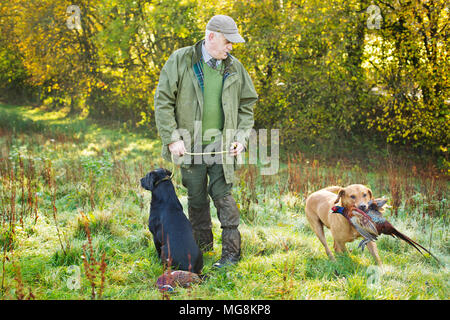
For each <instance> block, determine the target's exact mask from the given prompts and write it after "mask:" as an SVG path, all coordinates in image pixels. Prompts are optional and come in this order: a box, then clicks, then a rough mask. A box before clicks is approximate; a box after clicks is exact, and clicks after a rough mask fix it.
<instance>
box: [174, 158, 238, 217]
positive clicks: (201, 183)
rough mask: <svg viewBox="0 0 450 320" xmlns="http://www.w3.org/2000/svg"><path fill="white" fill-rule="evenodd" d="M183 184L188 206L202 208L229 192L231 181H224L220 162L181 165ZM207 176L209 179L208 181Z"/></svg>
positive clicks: (231, 185)
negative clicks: (184, 166) (186, 192)
mask: <svg viewBox="0 0 450 320" xmlns="http://www.w3.org/2000/svg"><path fill="white" fill-rule="evenodd" d="M181 177H182V183H183V186H185V187H186V188H187V191H188V206H189V207H192V208H197V209H200V208H204V207H206V206H209V198H208V195H209V196H210V197H211V199H212V200H213V201H216V200H218V199H221V198H223V197H225V196H227V195H230V194H231V188H232V187H233V184H232V183H229V184H227V183H226V182H225V176H224V174H223V168H222V164H211V165H207V164H192V165H191V166H190V167H189V168H183V167H181ZM208 178H209V181H208Z"/></svg>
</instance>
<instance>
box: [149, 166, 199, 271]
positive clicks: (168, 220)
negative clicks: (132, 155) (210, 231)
mask: <svg viewBox="0 0 450 320" xmlns="http://www.w3.org/2000/svg"><path fill="white" fill-rule="evenodd" d="M171 175H172V173H171V172H170V171H169V170H165V169H162V168H159V169H157V170H154V171H152V172H149V173H147V175H146V176H145V177H144V178H142V179H141V186H142V187H143V188H144V189H146V190H149V191H151V192H152V201H151V203H150V217H149V220H148V227H149V229H150V232H151V233H152V234H153V242H154V243H155V247H156V251H157V252H158V256H159V258H160V259H161V261H162V262H163V263H164V264H166V265H168V264H169V261H170V266H171V267H174V268H178V269H180V270H185V271H190V272H194V273H200V271H201V270H202V268H203V255H202V252H201V251H200V249H199V247H198V245H197V243H196V241H195V239H194V236H193V233H192V226H191V223H190V222H189V220H188V219H187V218H186V216H185V215H184V213H183V207H182V206H181V203H180V201H179V200H178V197H177V195H176V193H175V189H174V187H173V184H172V181H171V179H170V176H171Z"/></svg>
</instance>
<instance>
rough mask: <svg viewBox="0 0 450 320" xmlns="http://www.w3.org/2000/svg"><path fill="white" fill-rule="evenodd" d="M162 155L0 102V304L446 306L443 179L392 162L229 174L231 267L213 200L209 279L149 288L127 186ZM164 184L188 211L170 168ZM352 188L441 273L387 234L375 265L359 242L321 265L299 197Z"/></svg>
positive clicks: (141, 213)
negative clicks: (234, 212) (370, 194)
mask: <svg viewBox="0 0 450 320" xmlns="http://www.w3.org/2000/svg"><path fill="white" fill-rule="evenodd" d="M160 149H161V144H160V141H159V139H158V138H157V137H156V134H155V133H154V132H146V131H144V130H131V129H129V128H127V126H126V125H124V124H120V123H115V124H112V123H106V122H105V123H98V122H97V123H95V122H93V121H92V120H89V119H81V118H77V117H69V116H66V114H65V113H64V110H62V111H59V112H50V111H45V110H39V109H36V108H35V109H33V108H30V107H24V106H22V107H18V106H8V105H0V158H1V159H0V188H1V189H0V212H1V216H0V230H1V237H0V244H1V257H2V267H1V269H0V272H1V279H0V281H1V291H0V297H1V299H27V298H34V299H91V298H94V297H95V298H96V299H99V298H102V299H449V298H450V291H449V272H448V263H449V258H450V254H449V253H450V238H449V232H448V227H449V217H448V210H449V205H448V196H449V193H448V187H449V184H448V177H446V176H443V175H442V174H440V173H439V171H438V170H436V169H435V168H434V166H433V165H419V164H414V163H407V164H405V163H401V162H398V159H397V160H395V159H385V161H379V162H378V163H377V164H374V165H370V166H367V165H366V164H365V163H363V162H362V163H360V164H358V163H354V162H348V161H346V159H339V161H336V162H334V163H331V162H323V161H322V160H320V159H319V160H318V159H317V158H316V159H313V158H308V157H307V156H305V155H304V154H303V153H300V152H299V153H296V154H291V155H289V156H288V155H283V159H284V161H283V163H282V164H281V168H280V171H279V173H278V174H277V175H273V176H261V175H260V174H259V168H258V167H257V166H254V165H251V166H245V167H243V168H240V169H239V170H238V172H237V173H238V176H239V181H240V182H239V183H237V184H236V185H235V187H234V189H233V190H234V191H233V192H234V196H235V199H236V201H237V202H238V205H239V207H240V210H241V225H240V231H241V234H242V259H241V261H240V262H239V264H238V265H237V266H235V267H231V268H225V269H221V270H214V269H212V268H211V266H212V264H213V263H214V262H215V261H217V260H218V259H219V258H220V253H221V242H220V233H221V230H220V226H219V221H218V219H217V215H216V211H215V208H214V206H213V205H212V204H211V212H212V216H213V233H214V239H215V243H214V251H213V252H210V253H206V254H204V261H205V267H204V273H205V274H207V275H208V277H207V278H206V279H205V280H204V281H203V282H202V283H200V284H196V285H194V286H193V287H192V288H190V289H184V288H177V290H176V291H175V292H174V293H171V294H162V293H161V292H159V291H158V289H157V288H156V286H155V283H156V279H157V278H158V277H159V276H160V275H161V274H162V272H163V268H162V266H161V264H160V262H159V260H158V258H157V254H156V251H155V248H154V246H153V242H152V235H151V233H150V232H149V231H148V227H147V219H148V211H149V203H150V199H151V194H150V193H149V192H148V191H146V190H144V189H142V188H141V187H140V185H139V179H140V178H141V177H143V176H144V175H145V173H147V172H148V171H150V170H152V169H154V168H156V167H159V166H165V167H167V168H171V164H170V163H167V162H163V161H162V160H161V157H160ZM174 183H175V186H176V190H177V193H178V196H179V198H180V201H181V203H182V204H183V207H184V209H185V213H187V196H186V190H185V189H184V188H183V187H182V185H181V178H180V173H179V171H178V170H176V171H175V175H174ZM350 183H362V184H366V185H368V186H370V187H371V188H372V190H373V191H374V195H375V196H376V197H381V196H386V197H387V198H388V199H389V200H390V201H389V202H388V203H389V204H390V206H391V208H390V209H388V210H387V212H386V216H387V217H388V219H389V220H390V221H391V223H392V224H393V225H394V226H395V227H397V228H398V229H399V230H400V231H402V232H404V233H405V234H407V235H408V236H410V237H411V238H412V239H414V240H416V241H418V242H419V243H420V244H422V245H423V246H425V247H427V248H429V249H430V248H431V251H432V252H433V253H434V255H436V256H437V257H438V258H439V259H440V260H441V261H442V263H443V264H444V266H441V265H439V264H438V263H436V262H435V261H434V260H433V259H427V258H425V257H423V256H421V255H420V254H419V253H418V252H417V251H415V250H414V249H413V248H412V247H409V246H408V245H407V244H406V243H405V242H401V241H399V240H396V239H394V238H391V237H388V236H381V237H380V238H379V240H378V242H377V244H378V248H379V251H380V256H381V259H382V260H383V263H384V265H383V267H382V268H379V267H377V266H375V265H374V261H373V259H372V257H371V255H370V254H369V253H368V251H367V250H365V251H364V252H361V251H360V250H357V244H358V241H355V242H354V243H351V244H348V245H347V247H348V249H349V250H351V251H350V252H349V253H348V254H346V255H341V256H338V257H337V261H336V262H332V261H330V260H329V259H328V258H327V256H326V254H325V251H324V249H323V247H322V245H321V244H320V242H319V240H318V239H317V237H316V236H315V234H314V233H313V232H312V231H311V229H310V228H309V225H308V223H307V221H306V218H305V214H304V200H305V198H306V196H307V195H308V194H309V193H311V192H313V191H315V190H318V189H320V188H322V187H324V186H328V185H347V184H350ZM83 216H84V217H86V218H83ZM85 219H86V220H85ZM85 221H86V224H87V226H88V230H89V232H88V234H89V237H88V234H87V232H86V228H85V224H84V222H85ZM326 235H327V239H328V243H329V245H330V246H332V238H331V235H330V233H329V231H326ZM78 283H79V286H78V285H77V284H78Z"/></svg>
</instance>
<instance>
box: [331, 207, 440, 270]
mask: <svg viewBox="0 0 450 320" xmlns="http://www.w3.org/2000/svg"><path fill="white" fill-rule="evenodd" d="M386 202H387V201H386V200H384V199H376V200H375V201H370V202H369V206H368V210H367V212H364V211H361V210H359V209H358V208H352V209H351V210H349V212H348V210H346V208H344V207H339V206H335V207H333V208H332V210H333V212H336V213H340V214H342V215H343V216H344V217H346V218H347V220H348V221H349V222H350V224H351V225H352V226H354V227H355V229H356V230H357V231H358V232H359V234H361V236H362V237H363V238H364V239H363V240H362V241H361V242H360V243H359V245H358V248H361V250H364V247H365V245H366V244H367V243H368V242H370V241H376V240H377V237H378V236H379V235H381V234H386V235H391V236H392V237H394V238H399V239H402V240H403V241H405V242H407V243H408V244H409V245H411V246H413V247H414V248H415V249H416V250H417V251H419V252H420V254H422V255H423V256H425V255H424V254H423V252H422V251H421V250H420V249H422V250H425V251H426V252H427V253H428V254H429V255H430V256H432V257H433V258H434V259H436V260H437V261H438V262H440V261H439V259H438V258H436V257H435V256H434V255H433V254H432V253H431V252H430V251H428V250H427V249H425V248H424V247H422V246H421V245H420V244H418V243H417V242H415V241H414V240H412V239H411V238H409V237H408V236H406V235H404V234H403V233H401V232H400V231H398V230H397V229H395V228H394V226H392V224H391V223H390V222H389V221H387V220H386V218H384V217H383V215H382V214H381V212H380V210H381V208H382V207H383V206H384V205H385V204H386ZM419 248H420V249H419Z"/></svg>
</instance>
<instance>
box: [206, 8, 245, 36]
mask: <svg viewBox="0 0 450 320" xmlns="http://www.w3.org/2000/svg"><path fill="white" fill-rule="evenodd" d="M206 30H210V31H215V32H220V33H223V35H224V36H225V38H226V39H227V40H228V41H230V42H234V43H236V42H245V40H244V38H242V37H241V35H240V34H239V30H238V28H237V26H236V22H234V20H233V18H231V17H229V16H225V15H222V14H219V15H217V16H214V17H212V18H211V20H209V22H208V24H207V25H206Z"/></svg>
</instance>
